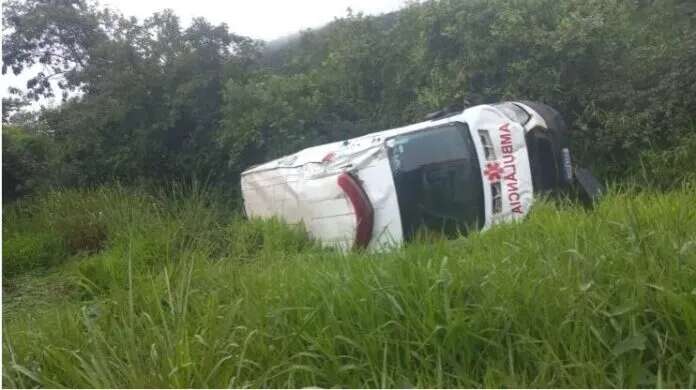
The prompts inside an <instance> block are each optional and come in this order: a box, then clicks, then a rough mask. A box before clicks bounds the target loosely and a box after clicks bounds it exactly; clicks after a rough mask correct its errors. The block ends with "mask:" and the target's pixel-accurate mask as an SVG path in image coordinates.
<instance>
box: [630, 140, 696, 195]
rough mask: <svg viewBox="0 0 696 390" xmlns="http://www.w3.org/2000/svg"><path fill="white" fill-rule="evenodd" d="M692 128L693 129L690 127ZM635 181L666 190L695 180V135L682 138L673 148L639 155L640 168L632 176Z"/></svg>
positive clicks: (649, 151)
mask: <svg viewBox="0 0 696 390" xmlns="http://www.w3.org/2000/svg"><path fill="white" fill-rule="evenodd" d="M692 128H693V127H692ZM634 176H635V177H636V180H637V181H639V182H640V181H644V182H646V183H647V184H648V185H649V186H652V187H657V188H662V189H667V188H674V187H677V186H679V185H680V184H681V183H683V182H684V181H687V182H694V181H695V180H696V135H691V136H688V137H684V138H683V140H682V141H681V142H680V143H679V144H678V145H677V146H676V147H674V148H672V149H670V150H666V151H655V150H648V151H645V152H643V153H642V154H641V166H640V169H639V170H638V172H637V173H636V174H635V175H634Z"/></svg>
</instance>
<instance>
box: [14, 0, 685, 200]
mask: <svg viewBox="0 0 696 390" xmlns="http://www.w3.org/2000/svg"><path fill="white" fill-rule="evenodd" d="M690 6H691V3H690V2H688V1H684V0H659V1H653V0H640V1H629V0H611V1H606V0H584V1H558V0H525V1H515V2H510V1H507V0H486V1H483V0H466V1H463V0H460V1H427V2H424V3H422V4H418V3H414V4H410V5H408V6H407V7H405V8H404V9H403V10H401V11H399V12H395V13H392V14H388V15H382V16H369V17H368V16H361V15H354V14H350V13H349V14H348V15H347V16H346V17H345V18H341V19H338V20H336V21H334V22H333V23H330V24H329V25H327V26H326V27H324V28H322V29H319V30H316V31H306V32H304V33H303V34H301V35H300V36H299V38H295V39H291V40H290V41H289V42H288V43H286V44H284V45H269V46H268V47H267V48H264V45H263V43H262V42H258V41H254V40H253V39H250V38H247V37H241V36H238V35H236V34H234V33H232V32H230V31H229V29H228V27H227V26H226V25H219V26H215V25H211V24H210V23H208V22H207V21H205V20H202V19H196V20H194V21H193V23H192V24H191V25H190V26H188V27H182V26H181V24H180V22H179V19H178V18H177V17H176V15H175V14H173V13H172V12H163V13H160V14H155V15H153V16H152V17H151V18H149V19H146V20H143V21H138V20H135V19H132V18H126V17H124V16H121V15H119V14H118V13H115V12H114V11H110V10H107V9H100V8H98V7H96V6H94V5H90V4H89V3H85V2H84V1H82V0H63V1H45V0H15V1H9V2H6V4H5V7H4V14H3V23H4V26H5V30H6V33H5V35H4V36H3V73H4V72H6V71H8V72H9V71H12V72H15V73H17V72H22V71H24V72H31V71H32V70H34V69H35V68H31V67H30V65H32V64H44V65H45V68H44V70H42V71H41V72H40V73H37V74H34V75H33V76H34V77H33V78H32V79H31V80H30V81H29V83H28V91H27V92H26V94H25V95H24V96H23V97H24V98H37V97H40V96H47V95H52V94H59V93H61V92H62V93H67V92H69V91H72V94H67V95H66V101H65V103H64V104H62V105H61V106H59V107H58V108H55V109H51V110H46V111H44V112H42V113H41V114H40V115H38V116H35V117H27V116H26V115H23V116H22V115H20V116H17V115H15V118H14V122H15V123H16V124H18V125H20V127H22V128H23V129H24V131H25V132H26V133H28V134H29V135H30V136H32V137H39V138H47V141H49V145H54V146H55V152H54V153H51V154H50V161H49V162H48V164H47V166H46V168H45V169H43V170H37V169H33V168H32V169H24V170H23V171H26V172H28V173H22V175H21V177H20V178H19V179H20V180H24V181H22V182H20V183H19V184H18V185H15V184H12V183H13V182H8V183H7V184H6V185H7V186H8V188H5V189H4V190H3V193H4V194H5V196H6V197H7V196H11V195H13V196H16V195H20V194H21V193H26V192H28V191H30V190H31V189H32V188H36V186H40V185H56V184H59V185H86V184H95V183H103V182H108V181H111V180H113V179H119V180H120V181H121V182H134V181H139V180H142V179H146V180H153V179H154V180H163V181H168V180H172V179H176V180H179V179H182V178H186V179H190V178H192V177H195V178H198V179H199V180H208V181H210V182H213V183H216V184H218V185H226V186H228V187H230V188H231V189H235V188H236V184H237V177H238V174H239V172H240V171H241V170H242V169H244V168H245V167H247V166H249V165H251V164H254V163H257V162H260V161H263V160H266V159H268V158H271V157H277V156H278V155H281V154H284V153H288V152H293V151H295V150H297V149H298V148H300V147H303V146H308V145H312V144H317V143H321V142H325V141H331V140H337V139H342V138H346V137H351V136H356V135H360V134H364V133H366V132H369V131H374V130H378V129H383V128H386V127H390V126H396V125H400V124H405V123H409V122H412V121H417V120H421V119H422V118H423V116H424V115H425V114H426V113H428V112H431V111H434V110H436V109H439V108H442V107H444V106H447V105H450V104H452V103H462V102H464V101H467V102H470V103H478V102H487V101H496V100H502V99H516V98H517V99H533V100H540V101H543V102H546V103H549V104H550V105H552V106H554V107H556V108H558V109H559V110H560V111H561V113H562V114H563V115H564V116H565V117H566V119H567V120H568V122H569V123H570V124H571V128H572V131H573V132H572V140H573V142H574V146H575V153H576V155H577V156H579V158H581V159H582V160H584V161H585V162H586V163H590V164H592V165H594V167H595V169H597V171H598V173H600V174H602V175H604V176H606V177H623V176H625V175H626V173H627V171H630V172H632V173H635V172H638V171H640V168H641V164H640V158H639V157H640V156H641V154H642V153H653V154H659V153H660V152H662V151H671V150H672V149H673V148H676V147H679V146H680V145H683V144H690V145H693V143H694V141H693V139H692V138H693V135H692V134H693V133H694V130H695V129H696V124H695V121H694V117H693V108H694V107H696V93H695V91H696V72H694V65H693V64H694V63H696V28H694V21H695V20H696V17H695V16H694V15H696V9H694V7H690ZM70 96H72V97H70ZM4 106H6V108H7V109H9V110H11V109H14V108H17V107H18V106H21V101H19V100H18V99H11V100H6V101H5V105H4ZM3 114H4V115H3V118H5V119H7V120H10V121H13V116H12V115H11V113H10V112H4V113H3ZM10 137H12V133H10V134H5V133H3V138H10ZM44 141H46V140H41V141H40V142H41V143H44ZM6 143H7V144H8V145H9V147H13V145H15V146H16V145H17V144H21V143H17V142H12V141H10V142H6ZM16 152H17V153H7V158H8V163H9V164H8V167H9V166H13V167H14V166H17V165H21V164H23V163H24V162H25V161H29V162H30V163H31V162H33V161H35V160H36V159H37V158H36V157H27V156H25V155H31V154H32V153H33V151H32V150H31V149H28V150H25V149H20V150H18V151H16ZM14 156H18V157H14ZM41 159H43V157H42V158H39V160H41ZM3 165H4V164H3ZM692 166H693V165H692ZM4 169H5V168H4ZM13 169H14V168H13ZM8 170H9V168H8ZM8 170H6V171H4V172H6V174H7V172H8ZM20 171H22V170H21V169H20ZM10 174H11V173H10ZM37 177H38V179H37Z"/></svg>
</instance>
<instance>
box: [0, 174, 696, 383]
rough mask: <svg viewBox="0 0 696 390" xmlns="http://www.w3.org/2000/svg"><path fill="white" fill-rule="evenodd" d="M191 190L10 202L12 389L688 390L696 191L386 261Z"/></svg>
mask: <svg viewBox="0 0 696 390" xmlns="http://www.w3.org/2000/svg"><path fill="white" fill-rule="evenodd" d="M233 209H234V207H233V206H232V205H228V204H226V203H225V202H224V201H221V200H220V198H216V197H212V196H210V195H208V194H206V193H205V191H202V190H199V189H196V188H193V189H191V188H187V189H182V188H177V187H174V188H170V189H168V190H166V191H163V192H162V193H160V194H154V195H153V194H152V193H148V192H146V191H144V190H138V189H132V188H121V187H117V186H112V187H103V188H98V189H94V190H89V191H87V190H83V191H76V190H70V191H62V192H54V193H50V194H46V195H42V196H40V197H38V198H35V199H32V200H28V201H22V202H21V203H17V204H15V205H13V206H11V207H7V208H5V209H4V210H3V211H4V213H3V337H2V340H3V357H2V359H3V368H2V370H3V386H4V387H33V386H44V387H227V386H233V387H245V386H249V387H304V386H321V387H332V386H342V387H412V386H416V387H451V386H456V387H460V386H461V387H481V386H485V387H530V386H531V387H549V386H551V387H637V386H646V387H694V386H696V188H694V187H693V186H687V185H685V186H683V187H682V188H681V189H678V190H674V191H671V192H666V193H652V192H640V193H633V191H630V190H619V189H615V190H613V192H612V194H611V195H609V196H608V197H607V198H605V199H604V200H603V201H602V202H601V204H599V206H598V207H597V208H596V209H595V210H592V211H587V210H584V209H582V208H579V207H577V206H574V205H571V204H558V203H551V202H547V203H539V204H538V205H537V206H535V208H534V210H533V212H532V214H531V215H530V217H529V218H528V219H527V220H525V221H524V222H522V223H517V224H511V225H505V226H498V227H496V228H494V229H492V230H490V231H488V232H486V233H483V234H474V235H471V236H469V237H468V238H460V239H457V240H450V241H446V240H437V239H432V240H430V241H422V242H417V243H413V244H411V245H408V246H407V247H405V248H403V249H401V250H399V251H396V252H394V253H391V254H387V255H376V254H361V253H351V254H347V255H341V254H338V253H335V252H332V251H329V250H322V249H320V248H318V247H317V246H315V245H313V243H312V242H310V241H308V240H307V239H306V238H305V237H304V235H303V234H302V233H301V232H298V231H293V230H290V229H288V228H286V227H284V226H283V225H282V224H280V223H278V222H274V221H270V222H264V223H262V222H257V221H252V222H247V221H243V220H241V219H239V218H238V217H236V216H235V215H234V213H232V212H230V211H229V210H233Z"/></svg>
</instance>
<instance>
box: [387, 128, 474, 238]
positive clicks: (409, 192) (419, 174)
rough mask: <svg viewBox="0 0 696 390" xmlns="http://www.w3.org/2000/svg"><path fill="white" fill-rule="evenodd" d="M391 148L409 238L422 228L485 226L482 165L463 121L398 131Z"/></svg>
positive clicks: (463, 230) (455, 229)
mask: <svg viewBox="0 0 696 390" xmlns="http://www.w3.org/2000/svg"><path fill="white" fill-rule="evenodd" d="M387 148H388V152H389V160H390V163H391V169H392V172H393V175H394V184H395V185H396V194H397V197H398V199H399V209H400V212H401V222H402V225H403V230H404V237H405V238H406V239H410V238H413V236H414V235H415V234H416V233H417V232H418V230H419V229H420V228H426V229H430V230H435V231H439V232H443V233H445V234H446V235H448V236H452V235H456V234H457V233H466V232H467V230H469V229H480V228H481V227H483V223H484V218H485V216H484V199H483V183H482V180H481V170H480V168H479V162H478V157H477V155H476V149H475V148H474V143H473V141H472V140H471V135H470V134H469V129H468V127H467V126H466V125H465V124H463V123H459V122H452V123H448V124H446V125H443V126H438V127H433V128H429V129H424V130H420V131H417V132H413V133H409V134H403V135H399V136H396V137H394V138H391V139H389V140H388V142H387Z"/></svg>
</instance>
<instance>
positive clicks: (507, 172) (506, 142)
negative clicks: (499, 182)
mask: <svg viewBox="0 0 696 390" xmlns="http://www.w3.org/2000/svg"><path fill="white" fill-rule="evenodd" d="M498 130H499V131H500V150H501V151H502V153H503V180H504V181H505V186H506V187H507V192H508V195H507V196H508V201H510V208H511V209H512V212H513V213H517V214H524V211H523V210H522V203H520V193H519V186H518V185H517V166H516V165H515V155H514V154H513V148H512V134H511V133H510V123H509V122H507V123H505V124H504V125H502V126H500V127H499V128H498Z"/></svg>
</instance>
